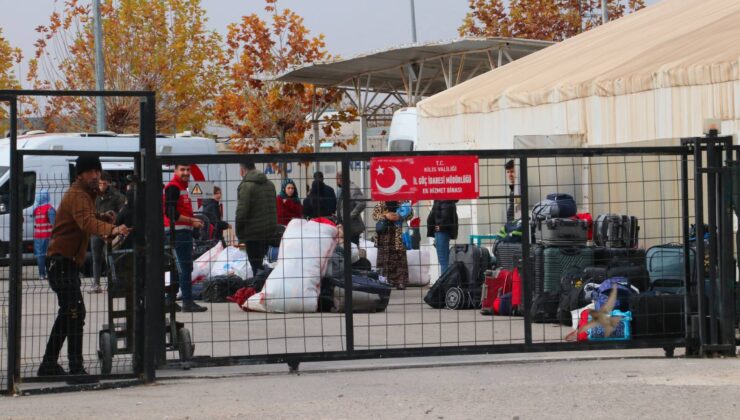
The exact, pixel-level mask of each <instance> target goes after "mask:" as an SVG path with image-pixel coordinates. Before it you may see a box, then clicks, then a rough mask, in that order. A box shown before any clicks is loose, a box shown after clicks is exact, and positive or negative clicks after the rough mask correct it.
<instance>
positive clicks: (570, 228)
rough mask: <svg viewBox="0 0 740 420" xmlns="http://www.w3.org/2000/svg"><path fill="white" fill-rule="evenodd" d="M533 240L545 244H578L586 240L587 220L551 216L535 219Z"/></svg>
mask: <svg viewBox="0 0 740 420" xmlns="http://www.w3.org/2000/svg"><path fill="white" fill-rule="evenodd" d="M535 226H536V230H535V241H536V242H537V243H542V244H545V245H580V246H585V245H586V242H587V241H588V222H586V221H585V220H578V219H570V218H568V219H564V218H557V217H552V218H549V219H545V220H538V221H535Z"/></svg>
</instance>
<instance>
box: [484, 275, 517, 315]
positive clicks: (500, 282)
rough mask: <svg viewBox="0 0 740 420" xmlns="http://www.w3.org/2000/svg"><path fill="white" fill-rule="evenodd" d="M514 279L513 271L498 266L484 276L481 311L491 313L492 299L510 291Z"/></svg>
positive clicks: (486, 313) (485, 313)
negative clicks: (491, 272) (488, 274)
mask: <svg viewBox="0 0 740 420" xmlns="http://www.w3.org/2000/svg"><path fill="white" fill-rule="evenodd" d="M513 281H514V272H512V271H510V270H506V269H503V268H500V269H498V270H496V271H494V272H493V275H491V276H486V279H485V281H484V282H483V291H482V292H481V296H482V297H481V313H482V314H484V315H492V314H493V301H494V300H495V299H496V298H497V297H498V296H500V295H502V294H504V293H508V292H510V291H511V288H512V286H513Z"/></svg>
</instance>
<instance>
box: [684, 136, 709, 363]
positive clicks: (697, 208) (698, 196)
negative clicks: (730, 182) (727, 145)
mask: <svg viewBox="0 0 740 420" xmlns="http://www.w3.org/2000/svg"><path fill="white" fill-rule="evenodd" d="M701 153H702V150H701V142H700V140H699V139H695V140H694V223H695V226H696V263H695V264H694V265H695V267H696V294H697V299H698V302H697V307H698V312H699V323H698V324H699V325H698V327H699V352H700V355H703V352H704V350H703V347H704V345H705V344H707V341H706V331H704V326H705V321H706V319H705V308H704V268H703V265H704V252H705V251H704V189H703V184H704V183H703V179H704V176H703V175H702V171H701V169H702V166H703V164H702V162H703V159H702V155H701ZM686 258H689V255H688V254H687V255H686Z"/></svg>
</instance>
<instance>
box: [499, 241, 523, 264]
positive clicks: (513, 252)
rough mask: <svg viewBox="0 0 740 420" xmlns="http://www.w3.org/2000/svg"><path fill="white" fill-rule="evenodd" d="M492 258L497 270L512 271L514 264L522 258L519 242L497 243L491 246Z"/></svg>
mask: <svg viewBox="0 0 740 420" xmlns="http://www.w3.org/2000/svg"><path fill="white" fill-rule="evenodd" d="M493 256H494V257H496V265H497V266H498V267H499V268H503V269H506V270H513V269H514V265H515V264H516V262H517V261H518V260H519V259H521V258H522V244H521V242H503V241H497V242H496V243H495V244H493Z"/></svg>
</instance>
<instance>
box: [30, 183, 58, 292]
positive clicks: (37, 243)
mask: <svg viewBox="0 0 740 420" xmlns="http://www.w3.org/2000/svg"><path fill="white" fill-rule="evenodd" d="M55 218H56V209H54V206H52V205H51V203H49V191H46V190H41V191H39V193H38V195H37V196H36V208H35V209H33V253H34V255H35V256H36V262H37V263H38V266H39V278H41V279H42V280H44V279H46V251H47V249H49V238H51V230H52V228H53V227H54V219H55Z"/></svg>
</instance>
